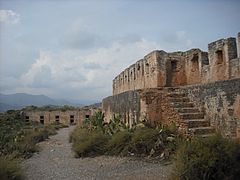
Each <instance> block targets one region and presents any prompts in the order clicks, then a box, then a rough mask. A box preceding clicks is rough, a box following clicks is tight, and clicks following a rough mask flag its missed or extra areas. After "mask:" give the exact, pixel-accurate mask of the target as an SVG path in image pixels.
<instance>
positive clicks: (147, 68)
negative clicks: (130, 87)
mask: <svg viewBox="0 0 240 180" xmlns="http://www.w3.org/2000/svg"><path fill="white" fill-rule="evenodd" d="M145 71H146V74H149V64H148V63H146V68H145Z"/></svg>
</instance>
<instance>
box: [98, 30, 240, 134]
mask: <svg viewBox="0 0 240 180" xmlns="http://www.w3.org/2000/svg"><path fill="white" fill-rule="evenodd" d="M112 88H113V95H112V96H109V97H107V98H104V99H103V101H102V110H103V112H104V114H105V120H106V121H110V119H112V118H113V116H114V115H116V114H119V115H120V116H121V117H122V119H123V121H124V122H125V123H126V124H127V125H129V126H130V127H131V126H132V125H133V124H135V123H137V122H139V121H142V120H148V121H150V123H151V124H156V123H158V122H161V123H165V124H169V123H172V122H174V123H176V124H177V126H178V128H179V129H180V130H181V129H182V130H183V131H185V132H186V133H191V132H196V134H205V133H206V134H208V133H211V132H212V130H213V129H215V130H216V129H217V130H220V131H221V132H222V133H223V134H224V135H226V136H230V137H239V138H240V33H238V37H237V41H236V38H232V37H230V38H227V39H220V40H217V41H215V42H212V43H210V44H208V52H203V51H201V50H200V49H191V50H189V51H186V52H173V53H167V52H165V51H162V50H161V51H153V52H151V53H150V54H148V55H146V56H145V57H144V58H143V59H141V60H139V61H137V62H136V63H135V64H133V65H131V66H130V67H128V68H127V69H125V70H124V71H123V72H121V73H120V74H119V75H118V76H117V77H116V78H115V79H114V80H113V87H112Z"/></svg>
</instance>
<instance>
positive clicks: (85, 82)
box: [18, 39, 159, 100]
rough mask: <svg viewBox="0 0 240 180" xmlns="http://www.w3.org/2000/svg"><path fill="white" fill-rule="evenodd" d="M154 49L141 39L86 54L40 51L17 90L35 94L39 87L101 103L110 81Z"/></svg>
mask: <svg viewBox="0 0 240 180" xmlns="http://www.w3.org/2000/svg"><path fill="white" fill-rule="evenodd" d="M156 48H159V45H158V44H157V43H155V42H150V41H147V40H144V39H141V40H139V41H136V42H132V43H128V44H125V43H124V44H123V43H121V42H119V41H117V42H114V43H112V45H111V46H110V47H107V48H98V49H96V50H95V51H92V52H90V53H87V54H81V51H79V52H76V51H64V52H60V53H51V52H43V51H42V52H40V56H39V58H38V59H37V60H36V61H35V63H34V64H32V66H31V68H30V69H29V70H28V71H27V72H26V73H25V74H23V75H22V76H21V78H20V81H21V82H22V84H23V85H24V87H21V88H18V90H20V89H21V90H22V91H23V90H24V89H25V91H24V92H29V93H35V92H34V88H35V90H36V92H39V88H40V89H41V88H42V89H43V90H44V92H47V94H46V95H49V96H52V97H57V98H71V99H90V100H94V99H98V100H100V99H101V98H103V97H105V96H109V95H111V91H112V79H113V78H114V77H115V76H116V75H117V74H119V73H120V72H121V71H122V70H124V69H125V68H126V67H127V66H129V65H130V64H132V63H134V62H136V61H137V60H139V59H140V58H143V56H144V55H146V54H147V53H149V52H150V51H152V50H155V49H156Z"/></svg>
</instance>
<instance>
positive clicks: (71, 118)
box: [70, 115, 74, 124]
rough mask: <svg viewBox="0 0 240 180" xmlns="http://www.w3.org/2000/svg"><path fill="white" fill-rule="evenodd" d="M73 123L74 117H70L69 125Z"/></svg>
mask: <svg viewBox="0 0 240 180" xmlns="http://www.w3.org/2000/svg"><path fill="white" fill-rule="evenodd" d="M73 123H74V115H70V124H73Z"/></svg>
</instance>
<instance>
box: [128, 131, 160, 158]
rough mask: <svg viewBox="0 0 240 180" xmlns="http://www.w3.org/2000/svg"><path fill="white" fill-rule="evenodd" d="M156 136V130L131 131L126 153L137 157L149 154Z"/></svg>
mask: <svg viewBox="0 0 240 180" xmlns="http://www.w3.org/2000/svg"><path fill="white" fill-rule="evenodd" d="M158 134H159V132H158V130H156V129H153V128H147V127H144V128H136V130H134V131H133V135H132V139H131V141H130V144H129V146H128V151H130V152H132V153H135V154H138V155H144V154H145V155H147V154H149V153H150V151H151V149H152V148H153V147H154V144H155V142H156V141H157V139H158Z"/></svg>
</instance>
